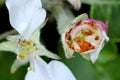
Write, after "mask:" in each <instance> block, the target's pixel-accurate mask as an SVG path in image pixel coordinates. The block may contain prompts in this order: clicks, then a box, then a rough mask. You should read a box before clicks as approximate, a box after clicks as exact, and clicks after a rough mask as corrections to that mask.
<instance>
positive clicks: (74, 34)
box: [63, 14, 109, 63]
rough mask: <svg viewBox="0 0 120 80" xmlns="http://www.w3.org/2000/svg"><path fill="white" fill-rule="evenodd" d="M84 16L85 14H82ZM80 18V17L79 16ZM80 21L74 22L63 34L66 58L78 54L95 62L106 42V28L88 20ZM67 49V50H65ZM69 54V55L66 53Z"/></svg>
mask: <svg viewBox="0 0 120 80" xmlns="http://www.w3.org/2000/svg"><path fill="white" fill-rule="evenodd" d="M84 15H86V14H84ZM81 17H82V16H81ZM81 19H82V20H79V21H76V22H74V24H73V25H72V26H71V28H70V29H68V30H67V31H66V33H65V34H64V37H63V38H65V39H64V40H65V44H66V46H67V48H66V49H65V53H66V56H67V57H68V58H70V57H72V54H73V52H79V53H80V54H81V55H82V56H83V57H84V58H86V59H88V60H91V61H92V62H93V63H94V62H95V61H96V59H97V57H98V54H99V53H100V51H101V49H102V48H103V46H104V43H105V41H108V40H109V38H108V37H107V35H106V33H107V27H106V25H105V24H104V23H103V22H101V21H99V20H93V19H90V18H81ZM67 49H69V50H67ZM70 49H71V52H70V53H69V52H68V51H70Z"/></svg>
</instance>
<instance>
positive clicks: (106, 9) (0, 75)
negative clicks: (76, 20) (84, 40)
mask: <svg viewBox="0 0 120 80" xmlns="http://www.w3.org/2000/svg"><path fill="white" fill-rule="evenodd" d="M81 1H82V7H81V9H80V10H79V11H74V10H73V9H72V11H73V12H74V14H75V16H77V15H79V14H80V13H83V12H86V13H88V14H89V17H91V18H94V19H99V20H102V21H103V22H105V23H108V36H109V38H110V41H109V42H108V43H106V45H105V46H104V48H103V50H102V51H101V53H100V55H99V58H98V60H97V61H96V62H95V64H92V63H91V62H90V61H87V60H85V59H84V58H82V56H81V55H79V53H75V54H74V55H75V56H76V57H75V58H73V59H66V58H65V56H64V54H63V53H64V52H63V48H62V44H61V41H60V40H59V39H60V36H59V35H58V32H57V30H56V27H51V26H50V27H47V26H49V25H52V26H56V24H55V23H51V22H48V23H47V25H46V26H45V27H44V28H43V30H42V32H43V33H42V34H41V35H42V37H41V38H43V39H42V40H43V42H44V44H45V45H46V47H47V48H48V49H49V50H51V51H52V52H55V53H58V54H59V55H60V56H61V57H62V60H61V61H62V62H64V63H65V64H66V65H67V66H68V67H69V68H70V69H71V70H72V72H73V73H74V75H75V76H76V77H77V80H120V75H119V74H120V33H119V32H120V0H81ZM0 27H1V29H0V33H3V32H4V31H7V30H10V29H12V28H11V27H10V24H9V19H8V12H7V9H6V8H5V5H4V0H0ZM3 28H4V29H3ZM51 31H52V32H51ZM51 36H55V37H56V39H51ZM46 37H47V38H46ZM48 39H49V41H48ZM2 41H4V39H0V42H2ZM51 45H52V47H51ZM15 58H16V55H15V54H14V53H12V52H3V51H1V52H0V80H24V76H25V74H26V71H27V67H28V64H26V65H25V66H23V67H21V68H19V69H18V70H17V72H15V73H14V74H11V73H10V67H11V65H12V63H13V61H14V59H15Z"/></svg>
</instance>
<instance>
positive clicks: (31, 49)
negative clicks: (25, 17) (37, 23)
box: [17, 40, 38, 59]
mask: <svg viewBox="0 0 120 80" xmlns="http://www.w3.org/2000/svg"><path fill="white" fill-rule="evenodd" d="M19 44H20V49H19V55H18V56H17V58H18V59H25V58H26V57H28V56H29V55H30V54H31V53H36V52H38V47H37V45H36V44H35V43H34V42H32V41H27V40H24V41H20V42H19Z"/></svg>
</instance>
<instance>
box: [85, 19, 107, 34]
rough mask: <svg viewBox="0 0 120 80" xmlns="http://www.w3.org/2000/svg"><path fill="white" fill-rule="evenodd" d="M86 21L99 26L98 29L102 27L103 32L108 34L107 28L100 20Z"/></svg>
mask: <svg viewBox="0 0 120 80" xmlns="http://www.w3.org/2000/svg"><path fill="white" fill-rule="evenodd" d="M85 21H90V22H94V23H95V24H96V25H98V27H100V28H101V29H102V30H103V31H105V32H106V33H107V32H108V30H107V26H106V25H105V24H104V23H103V22H102V21H100V20H94V19H91V18H87V19H86V20H85Z"/></svg>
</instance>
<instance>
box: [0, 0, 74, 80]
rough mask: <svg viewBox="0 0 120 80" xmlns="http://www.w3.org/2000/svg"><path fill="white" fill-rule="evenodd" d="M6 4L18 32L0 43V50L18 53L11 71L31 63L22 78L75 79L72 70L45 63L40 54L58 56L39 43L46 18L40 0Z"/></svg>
mask: <svg viewBox="0 0 120 80" xmlns="http://www.w3.org/2000/svg"><path fill="white" fill-rule="evenodd" d="M6 6H7V8H8V11H9V16H10V24H11V25H12V27H13V28H14V29H15V30H17V31H18V33H19V34H20V35H15V36H8V37H7V39H8V41H6V42H3V43H1V44H0V50H4V51H12V52H14V53H15V54H16V55H17V59H16V60H15V61H14V63H13V65H12V67H11V73H14V72H15V71H16V70H17V69H18V68H19V67H20V66H22V65H24V64H26V63H27V62H30V67H29V68H28V73H27V75H26V78H25V80H39V79H40V80H60V79H61V80H68V79H69V80H75V78H74V76H73V74H72V73H71V71H70V70H69V69H68V68H67V67H66V66H65V65H64V64H63V63H61V62H59V61H51V62H50V63H49V64H47V63H46V62H44V61H43V60H42V59H41V58H40V57H39V56H47V57H50V58H53V59H60V57H59V56H57V55H55V54H53V53H52V52H50V51H48V50H46V48H45V47H44V46H43V45H42V44H41V43H40V42H39V41H40V40H39V37H40V31H39V30H40V28H42V27H43V26H44V24H45V17H46V11H45V10H44V9H43V8H42V4H41V0H6ZM39 26H40V27H39ZM59 73H60V74H59ZM64 73H67V74H66V75H65V74H64Z"/></svg>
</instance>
